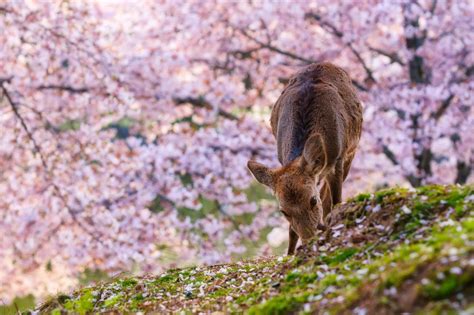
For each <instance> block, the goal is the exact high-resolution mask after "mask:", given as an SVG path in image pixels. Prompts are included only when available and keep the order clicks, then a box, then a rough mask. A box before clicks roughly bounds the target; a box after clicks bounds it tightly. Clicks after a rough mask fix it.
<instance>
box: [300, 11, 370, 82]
mask: <svg viewBox="0 0 474 315" xmlns="http://www.w3.org/2000/svg"><path fill="white" fill-rule="evenodd" d="M305 18H306V19H308V18H312V19H314V20H315V21H317V22H318V23H319V24H320V26H321V27H322V28H323V29H326V30H328V31H329V33H331V34H333V35H334V36H336V37H337V38H339V39H342V37H343V36H344V34H343V33H342V32H341V31H340V30H339V29H338V28H337V27H336V26H334V25H333V24H332V23H330V22H327V21H323V19H322V17H321V16H320V15H318V14H316V13H313V12H310V13H306V14H305ZM346 45H347V47H349V49H350V50H351V51H352V53H353V54H354V56H355V57H356V58H357V60H358V61H359V63H360V64H361V65H362V67H363V68H364V70H365V73H366V75H367V79H366V80H369V81H372V82H376V80H375V78H374V75H373V72H372V70H371V69H370V68H369V67H368V66H367V63H366V62H365V61H364V59H363V58H362V56H361V55H360V53H359V52H358V51H357V49H355V47H354V45H353V43H352V42H349V43H347V44H346Z"/></svg>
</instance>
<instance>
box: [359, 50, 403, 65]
mask: <svg viewBox="0 0 474 315" xmlns="http://www.w3.org/2000/svg"><path fill="white" fill-rule="evenodd" d="M368 48H369V50H371V51H373V52H376V53H378V54H379V55H382V56H385V57H387V58H389V59H390V61H391V63H398V64H399V65H401V66H404V65H405V63H404V62H403V61H402V59H401V58H400V57H399V56H398V55H397V53H394V52H388V51H385V50H382V49H380V48H375V47H371V46H369V47H368Z"/></svg>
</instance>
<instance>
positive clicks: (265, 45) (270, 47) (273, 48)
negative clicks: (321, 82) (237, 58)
mask: <svg viewBox="0 0 474 315" xmlns="http://www.w3.org/2000/svg"><path fill="white" fill-rule="evenodd" d="M238 30H239V32H240V33H241V34H242V35H244V36H245V37H247V38H248V39H250V40H252V41H254V42H255V43H257V44H258V45H260V47H261V48H266V49H268V50H270V51H273V52H276V53H279V54H280V55H284V56H287V57H290V58H291V59H295V60H299V61H303V62H304V63H307V64H311V63H317V62H318V61H317V60H313V59H309V58H305V57H302V56H299V55H296V54H294V53H292V52H289V51H286V50H283V49H281V48H279V47H276V46H274V45H272V44H270V43H264V42H262V41H260V40H258V39H257V38H255V37H254V36H252V35H250V34H249V33H247V32H246V31H245V30H243V29H238Z"/></svg>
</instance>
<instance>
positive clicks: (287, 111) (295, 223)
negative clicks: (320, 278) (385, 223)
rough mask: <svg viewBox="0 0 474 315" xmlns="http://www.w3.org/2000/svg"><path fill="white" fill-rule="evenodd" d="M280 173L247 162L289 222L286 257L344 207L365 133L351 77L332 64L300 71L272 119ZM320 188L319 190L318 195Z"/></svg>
mask: <svg viewBox="0 0 474 315" xmlns="http://www.w3.org/2000/svg"><path fill="white" fill-rule="evenodd" d="M270 123H271V126H272V131H273V134H274V136H275V138H276V140H277V146H278V159H279V161H280V163H281V164H282V165H283V166H282V167H280V168H277V169H269V168H267V167H266V166H264V165H262V164H260V163H257V162H254V161H249V163H248V167H249V169H250V171H251V172H252V173H253V174H254V176H255V178H256V179H257V180H258V181H259V182H261V183H263V184H265V185H267V186H269V187H271V188H272V189H273V191H274V192H275V194H276V197H277V199H278V201H279V203H280V208H281V211H282V212H283V213H284V215H285V217H286V218H287V219H288V221H289V222H290V233H289V236H290V242H289V246H288V253H289V254H292V253H293V252H294V250H295V247H296V243H297V240H298V237H300V238H301V239H302V240H303V242H305V241H307V240H309V239H310V238H312V237H313V236H314V235H315V234H316V231H317V227H318V226H319V228H322V227H323V225H324V219H325V217H327V215H328V214H329V213H330V212H331V209H332V208H333V206H334V205H335V204H337V203H339V202H341V194H342V183H343V181H344V180H345V179H346V177H347V174H348V173H349V169H350V167H351V163H352V160H353V158H354V155H355V152H356V149H357V145H358V142H359V139H360V135H361V130H362V107H361V104H360V101H359V99H358V97H357V95H356V92H355V90H354V88H353V86H352V83H351V80H350V77H349V75H348V74H347V73H346V72H345V71H344V70H343V69H341V68H339V67H337V66H335V65H332V64H330V63H321V64H312V65H309V66H307V67H305V68H303V69H302V70H300V71H299V72H297V73H296V74H295V75H294V76H293V77H292V78H291V79H290V81H289V83H288V85H287V86H286V88H285V89H284V90H283V92H282V94H281V96H280V97H279V98H278V100H277V101H276V103H275V106H274V107H273V110H272V115H271V120H270ZM318 183H321V184H322V185H321V190H320V191H319V190H318Z"/></svg>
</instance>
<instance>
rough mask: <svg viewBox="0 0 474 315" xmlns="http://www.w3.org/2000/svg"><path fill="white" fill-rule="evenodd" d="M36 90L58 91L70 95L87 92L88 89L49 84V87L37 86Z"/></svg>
mask: <svg viewBox="0 0 474 315" xmlns="http://www.w3.org/2000/svg"><path fill="white" fill-rule="evenodd" d="M38 90H60V91H66V92H69V93H72V94H81V93H87V92H89V88H87V87H79V88H77V87H73V86H69V85H58V84H49V85H40V86H38Z"/></svg>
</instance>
